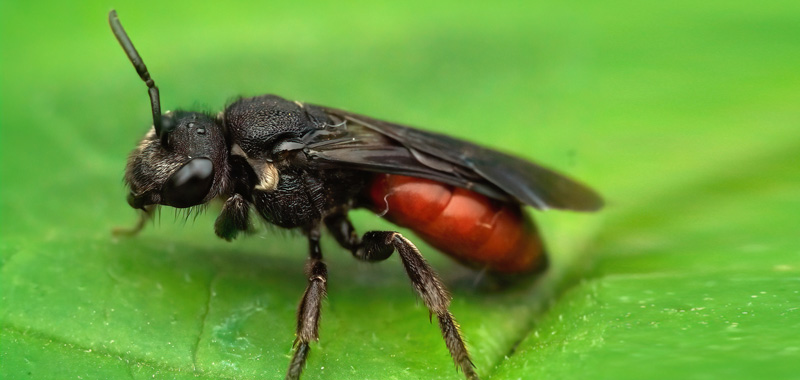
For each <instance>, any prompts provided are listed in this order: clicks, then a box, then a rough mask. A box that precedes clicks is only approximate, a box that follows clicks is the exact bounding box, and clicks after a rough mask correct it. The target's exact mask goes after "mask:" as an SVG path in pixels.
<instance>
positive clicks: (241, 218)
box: [214, 194, 250, 241]
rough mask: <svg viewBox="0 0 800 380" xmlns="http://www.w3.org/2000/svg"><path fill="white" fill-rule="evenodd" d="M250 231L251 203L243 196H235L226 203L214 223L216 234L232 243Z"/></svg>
mask: <svg viewBox="0 0 800 380" xmlns="http://www.w3.org/2000/svg"><path fill="white" fill-rule="evenodd" d="M249 229H250V203H249V202H247V200H245V199H244V197H243V196H242V195H241V194H233V195H232V196H231V197H230V198H228V199H227V200H226V201H225V205H223V206H222V212H220V214H219V216H218V217H217V221H216V222H214V233H216V234H217V236H219V237H221V238H223V239H225V240H227V241H231V240H233V239H235V238H236V236H237V235H239V232H246V231H248V230H249Z"/></svg>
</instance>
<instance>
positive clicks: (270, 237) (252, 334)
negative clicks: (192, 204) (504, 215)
mask: <svg viewBox="0 0 800 380" xmlns="http://www.w3.org/2000/svg"><path fill="white" fill-rule="evenodd" d="M798 5H799V4H796V2H785V3H775V2H772V3H769V4H766V3H764V4H751V3H747V2H741V3H730V2H727V3H714V2H711V3H703V4H698V3H696V2H691V3H690V2H680V1H679V2H669V3H663V4H661V3H653V4H646V3H642V4H638V3H636V4H633V3H622V2H612V3H609V2H604V3H602V4H597V5H594V4H583V3H580V4H579V3H570V2H567V3H545V2H542V3H535V2H526V3H524V4H522V3H513V2H508V3H499V4H493V5H491V6H489V5H487V4H479V3H476V4H463V3H462V2H458V3H456V2H452V3H430V2H410V3H409V2H405V3H403V4H402V5H401V4H400V3H398V4H386V5H378V4H372V5H357V4H340V3H331V4H326V3H317V4H313V3H312V4H298V3H296V2H293V3H281V4H277V3H276V4H272V3H264V4H259V5H257V6H252V5H243V4H230V5H225V6H220V7H219V8H217V9H207V8H202V7H199V6H197V5H196V4H195V3H191V2H183V3H171V4H166V5H165V4H161V3H157V2H154V3H151V4H139V3H137V4H135V5H130V6H125V7H120V8H118V9H117V11H118V13H119V15H120V18H121V20H122V22H123V24H124V25H125V27H126V28H127V30H128V33H129V34H130V35H131V38H132V39H133V41H134V42H135V43H136V45H137V48H138V50H139V52H140V53H141V54H142V56H143V58H144V59H145V61H146V62H147V64H148V67H149V69H150V70H151V73H152V75H153V77H154V78H155V79H156V82H157V83H158V85H159V87H160V88H161V93H162V97H163V101H164V104H163V108H164V109H175V108H177V107H184V108H192V109H200V110H205V111H209V112H217V111H219V110H220V109H221V108H222V107H224V104H226V102H230V101H231V100H232V99H234V98H235V97H236V96H240V95H243V96H252V95H258V94H262V93H275V94H279V95H282V96H284V97H286V98H289V99H298V100H303V101H308V102H312V103H318V104H326V105H330V106H335V107H339V108H345V109H349V110H352V111H355V112H361V113H365V114H368V115H372V116H375V117H379V118H384V119H387V120H393V121H400V122H404V123H408V124H411V125H420V126H425V127H426V128H427V129H430V130H434V131H439V132H443V133H448V134H451V135H455V136H460V137H464V138H469V139H471V140H474V141H477V142H481V143H483V144H486V145H489V146H493V147H496V148H499V149H503V150H505V151H509V152H512V153H515V154H518V155H521V156H524V157H527V158H530V159H532V160H536V161H537V162H541V163H543V164H546V165H549V166H552V167H554V168H557V169H559V170H561V171H564V172H567V173H569V174H570V175H573V176H575V177H577V178H580V179H582V180H584V181H585V182H586V183H588V184H591V185H592V186H594V187H596V188H597V189H599V190H600V191H601V192H602V193H603V194H604V196H605V197H606V199H607V203H608V204H607V208H606V209H605V210H604V211H603V212H601V213H599V214H593V215H578V214H569V213H545V214H542V213H535V215H534V216H535V218H536V219H537V221H538V222H539V225H540V228H541V230H542V234H543V236H544V238H545V240H546V241H547V243H548V246H549V250H550V252H551V259H552V263H553V265H552V267H551V269H550V270H549V271H548V273H547V274H545V275H544V276H542V277H540V278H536V279H531V281H528V282H525V283H522V284H518V285H517V286H514V287H512V288H510V289H506V290H504V291H489V290H484V288H483V287H481V286H476V285H475V283H476V282H477V283H481V282H482V280H481V276H480V274H476V273H472V272H470V271H468V270H466V269H464V268H461V267H459V266H458V265H457V264H455V263H453V262H451V261H449V260H448V259H447V258H445V257H443V256H442V255H440V254H437V253H436V252H434V250H433V249H432V248H430V247H428V246H425V245H423V244H420V248H421V250H422V251H423V253H424V254H425V255H426V257H427V258H428V259H429V261H430V262H431V263H432V265H434V266H435V267H436V269H437V270H438V271H439V273H440V274H441V275H442V277H443V278H444V279H445V281H446V282H447V284H448V286H449V287H450V289H451V290H452V292H453V295H454V299H453V304H452V311H453V313H454V314H455V316H456V318H457V319H458V321H459V322H460V324H461V327H462V330H463V332H464V334H465V336H466V337H467V339H468V344H469V346H470V348H471V353H472V356H473V359H474V362H475V364H476V366H477V368H478V372H479V373H480V374H481V376H482V377H483V378H484V379H486V378H489V379H529V378H585V377H591V378H615V379H627V378H630V379H640V378H676V377H680V378H697V379H706V378H741V379H750V378H754V377H763V378H792V377H795V376H796V365H795V364H794V363H795V361H796V357H797V356H798V351H800V345H798V343H797V342H799V341H800V332H799V331H800V316H798V312H800V309H798V304H800V293H798V292H799V290H798V289H800V286H799V285H800V280H799V279H800V276H799V274H800V273H799V272H800V249H799V248H800V230H798V226H799V225H798V223H797V220H798V217H797V215H798V213H800V201H798V197H797V194H800V181H798V178H800V168H799V167H800V165H798V159H797V152H798V151H800V139H798V136H800V135H799V134H798V131H799V130H798V128H800V125H798V120H800V107H798V106H797V105H798V104H800V91H798V90H800V77H798V76H797V75H796V74H797V67H800V49H798V48H797V40H798V37H800V24H798V23H797V22H796V21H797V17H798V15H800V9H798V8H800V6H798ZM1 6H2V10H0V28H1V29H0V45H1V46H3V49H0V55H2V56H1V57H0V72H2V73H3V74H2V77H0V81H1V82H0V95H2V97H0V107H1V109H0V157H1V158H2V159H1V160H0V329H1V330H0V362H2V366H0V377H2V378H9V379H11V378H14V379H16V378H36V379H47V378H54V379H70V378H113V379H115V378H134V379H145V378H147V379H151V378H170V379H172V378H174V379H184V378H187V379H188V378H193V379H194V378H207V379H256V378H258V379H261V378H280V377H282V376H283V374H284V372H285V370H286V367H287V365H288V361H289V357H290V355H291V350H292V341H293V338H294V336H293V331H294V326H295V312H296V307H297V303H298V301H299V299H300V296H301V295H302V292H303V289H304V287H305V285H306V278H305V275H304V274H303V269H304V268H303V266H304V264H305V253H306V250H307V247H306V246H305V243H304V241H303V238H302V237H300V236H299V235H297V234H292V233H285V232H284V231H280V230H277V229H275V228H264V229H260V230H259V231H258V232H257V233H256V234H254V235H253V236H249V237H246V238H240V239H238V240H237V241H235V242H233V243H227V242H224V241H221V240H219V239H216V238H215V237H214V234H213V220H214V218H215V215H214V214H215V213H216V212H217V211H218V206H212V207H210V208H209V211H208V212H207V213H206V214H202V215H199V216H197V217H196V218H194V217H193V218H189V219H188V220H186V221H185V220H184V218H183V217H182V216H177V217H173V215H172V212H171V211H170V210H167V209H164V210H163V215H160V216H159V218H157V220H156V221H155V222H154V223H153V224H152V225H148V227H147V229H146V230H145V231H144V232H143V233H142V234H141V235H140V236H138V237H136V238H131V239H119V240H115V239H113V238H112V237H111V235H110V230H111V228H113V227H115V226H123V225H129V224H131V223H133V222H134V221H135V214H134V213H133V212H132V211H131V210H130V208H129V207H128V206H127V204H126V202H125V200H124V197H125V189H124V187H123V185H122V183H121V177H122V170H123V167H124V164H125V157H126V154H127V152H129V151H130V150H131V149H132V148H133V147H134V146H135V144H136V141H137V139H138V138H140V137H141V135H143V134H144V132H145V130H146V127H147V125H148V123H149V121H148V118H149V109H148V101H147V98H146V94H145V86H144V85H143V84H142V83H141V81H140V80H139V78H137V76H136V75H135V73H134V71H133V69H132V68H131V67H130V64H129V63H128V62H127V60H126V58H125V57H124V54H123V53H122V51H121V50H120V49H119V46H118V45H117V42H116V41H115V40H114V38H113V36H112V35H111V33H110V31H109V29H108V25H107V23H106V14H107V12H108V11H109V9H108V8H107V6H106V5H95V4H87V5H75V4H67V3H64V4H62V3H53V4H47V5H45V6H43V5H41V4H39V3H36V4H33V3H31V4H26V3H10V2H6V3H3V4H2V5H1ZM354 219H355V222H356V225H357V227H358V229H359V231H361V232H364V231H367V230H368V229H375V228H378V229H386V228H392V227H391V226H390V225H388V224H387V223H385V222H384V221H382V220H380V219H379V218H378V217H376V216H374V215H370V214H369V213H366V212H357V213H355V215H354ZM323 243H324V246H323V248H324V251H325V255H326V260H327V261H328V263H329V272H330V278H329V282H328V285H329V294H328V299H327V301H326V302H325V303H324V306H323V316H322V326H321V331H320V334H321V340H320V342H319V343H315V344H312V347H311V349H312V351H311V356H310V358H309V362H308V365H307V367H306V370H305V373H304V376H303V378H304V379H345V378H353V379H365V378H367V379H409V378H411V379H416V378H420V379H459V378H461V377H462V376H461V374H459V373H457V372H456V371H455V369H454V366H453V363H452V360H451V359H450V358H449V354H448V353H447V349H446V348H445V346H444V344H443V342H442V339H441V336H440V334H439V332H438V327H437V326H436V325H435V323H434V324H431V323H430V322H429V320H428V315H427V311H426V310H425V308H424V307H423V306H422V305H421V304H420V302H419V300H417V299H416V297H415V295H414V293H413V291H412V289H411V287H410V286H409V284H408V280H407V278H406V276H405V273H404V271H403V269H402V267H401V265H400V262H399V260H398V259H397V258H396V257H392V258H391V259H389V260H387V261H386V262H383V263H380V264H374V265H372V264H363V263H359V262H356V261H355V260H353V259H352V258H351V257H350V255H349V253H347V252H345V251H343V250H342V249H340V248H338V247H336V244H335V243H334V242H333V241H332V240H325V241H324V242H323Z"/></svg>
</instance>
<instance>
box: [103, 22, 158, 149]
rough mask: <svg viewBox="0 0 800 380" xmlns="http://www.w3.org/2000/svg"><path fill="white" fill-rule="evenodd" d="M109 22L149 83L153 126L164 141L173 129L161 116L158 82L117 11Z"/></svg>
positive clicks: (136, 67)
mask: <svg viewBox="0 0 800 380" xmlns="http://www.w3.org/2000/svg"><path fill="white" fill-rule="evenodd" d="M108 23H109V25H111V31H113V32H114V36H115V37H117V41H119V44H120V45H121V46H122V50H125V54H127V55H128V59H129V60H130V61H131V63H132V64H133V67H134V68H135V69H136V72H137V73H139V77H140V78H142V81H144V83H145V84H146V85H147V88H148V91H147V92H148V93H149V94H150V108H151V109H152V110H153V127H155V129H156V135H158V137H159V138H160V139H161V141H162V143H163V142H165V141H166V135H167V133H169V132H170V131H169V130H171V128H164V123H163V121H162V118H161V99H160V97H159V95H158V87H156V82H155V81H153V79H152V78H150V73H149V72H148V71H147V66H145V65H144V61H143V60H142V57H141V56H139V53H138V52H137V51H136V48H135V47H133V42H131V39H130V38H128V34H127V33H125V28H123V27H122V24H120V22H119V18H118V17H117V11H115V10H112V11H111V12H109V13H108ZM167 129H169V130H167Z"/></svg>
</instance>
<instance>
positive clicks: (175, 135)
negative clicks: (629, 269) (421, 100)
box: [109, 11, 603, 379]
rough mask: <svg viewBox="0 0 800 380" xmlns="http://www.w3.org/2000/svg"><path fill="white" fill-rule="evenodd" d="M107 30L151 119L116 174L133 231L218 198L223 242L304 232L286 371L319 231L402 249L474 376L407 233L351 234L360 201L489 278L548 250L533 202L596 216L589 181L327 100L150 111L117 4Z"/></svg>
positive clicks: (521, 267) (310, 307)
mask: <svg viewBox="0 0 800 380" xmlns="http://www.w3.org/2000/svg"><path fill="white" fill-rule="evenodd" d="M109 23H110V25H111V29H112V31H113V33H114V35H115V36H116V38H117V40H118V41H119V43H120V45H122V48H123V50H124V51H125V53H126V54H127V56H128V58H129V59H130V61H131V63H133V66H134V68H135V69H136V71H137V73H138V74H139V76H140V77H141V79H142V80H143V81H144V82H145V83H146V84H147V88H148V92H149V95H150V105H151V108H152V113H153V126H152V127H151V128H150V130H149V131H148V132H147V134H146V135H145V137H144V138H143V139H142V140H141V142H140V143H139V145H138V146H137V147H136V148H135V149H134V150H133V152H131V154H130V156H129V158H128V162H127V167H126V169H125V182H126V184H127V186H128V187H129V188H130V192H129V194H128V197H127V200H128V203H129V204H130V206H131V207H133V208H135V209H140V210H143V213H142V219H141V220H140V222H139V224H138V226H137V227H136V228H135V229H134V230H132V232H138V230H140V229H141V228H142V227H143V225H144V220H146V218H148V215H151V214H152V213H153V210H155V208H156V207H157V206H159V205H164V206H171V207H175V208H189V207H194V206H199V205H203V204H206V203H208V202H210V201H212V200H214V199H221V200H222V201H223V202H224V203H223V206H222V211H221V212H220V215H219V216H218V217H217V219H216V221H215V223H214V231H215V233H216V235H217V236H219V237H220V238H223V239H225V240H233V239H234V238H236V237H237V236H238V235H240V234H241V233H242V232H246V231H248V230H249V229H250V228H251V227H250V220H251V212H253V211H254V212H255V213H256V214H258V217H260V218H261V219H263V220H264V221H266V222H267V223H270V224H273V225H276V226H278V227H282V228H286V229H294V230H299V231H301V232H302V234H303V235H304V236H305V237H306V238H307V239H308V244H309V253H308V256H309V257H308V263H307V266H306V271H307V276H308V285H307V288H306V290H305V292H304V294H303V297H302V300H301V301H300V305H299V308H298V312H297V330H296V332H295V341H294V353H293V356H292V358H291V361H290V363H289V368H288V371H287V374H286V379H299V378H300V375H301V372H302V370H303V367H304V364H305V362H306V358H307V357H308V354H309V342H312V341H317V340H318V339H319V335H318V326H319V319H320V309H321V302H322V299H323V298H324V297H325V294H326V287H327V281H328V280H327V278H328V276H327V273H328V272H327V267H326V265H325V262H324V261H323V256H322V250H321V249H320V236H321V234H322V230H323V226H324V227H325V229H327V231H328V232H329V233H330V234H331V235H333V237H334V238H335V239H336V241H337V242H338V243H339V244H340V245H341V246H342V247H344V248H345V249H346V250H349V251H350V252H351V253H352V255H353V257H355V258H356V259H358V260H363V261H369V262H377V261H382V260H386V259H387V258H389V257H390V256H391V255H392V254H393V253H394V252H397V254H399V255H400V259H401V262H402V265H403V267H404V268H405V271H406V273H407V274H408V278H409V280H410V281H411V284H412V286H413V288H414V290H415V291H416V293H417V294H418V295H419V297H420V298H421V299H422V301H423V303H424V304H425V306H426V307H427V308H428V310H429V311H430V313H431V316H433V315H435V316H436V319H437V320H438V323H439V327H440V329H441V332H442V336H443V338H444V341H445V344H446V345H447V348H448V350H449V351H450V355H451V356H452V358H453V360H454V361H455V363H456V366H457V368H460V369H461V371H462V372H463V374H464V376H465V377H466V378H467V379H477V378H478V375H477V373H476V372H475V368H474V365H473V364H472V361H471V360H470V356H469V354H468V352H467V348H466V346H465V345H464V339H463V338H462V336H461V333H460V332H459V327H458V324H457V323H456V321H455V318H454V317H453V315H452V314H451V313H450V311H449V304H450V298H451V297H450V294H449V293H448V291H447V289H446V288H445V286H444V285H443V283H442V281H441V280H440V279H439V277H438V275H437V274H436V272H435V271H434V270H433V268H431V266H430V265H429V264H428V263H427V262H426V261H425V259H424V258H423V256H422V254H421V253H420V251H419V250H418V249H417V247H416V246H415V245H414V243H412V242H411V240H409V239H408V238H406V237H405V236H403V235H402V234H400V233H398V232H396V231H369V232H366V233H365V234H364V235H363V236H360V235H359V234H358V233H357V232H356V230H355V229H354V227H353V225H352V223H351V222H350V220H349V218H348V212H349V211H350V210H353V209H356V208H366V209H369V210H372V211H374V212H375V213H378V214H380V215H382V216H383V217H384V218H386V219H387V220H389V221H391V222H393V223H395V224H397V225H398V226H402V227H407V228H409V229H411V230H412V231H414V232H415V233H416V234H417V235H418V236H419V237H420V238H421V239H422V240H424V241H426V242H428V243H430V244H431V245H432V246H434V247H436V248H438V249H439V250H441V251H442V252H444V253H445V254H447V255H449V256H451V257H452V258H454V259H456V260H458V261H460V262H462V263H463V264H465V265H468V266H471V267H475V268H482V269H485V270H487V271H489V272H492V273H496V274H506V275H510V274H530V273H536V272H540V271H542V270H544V269H545V268H546V266H547V256H546V252H545V248H544V244H543V243H542V239H541V237H540V235H539V234H538V233H537V230H536V227H535V225H534V223H533V221H532V219H531V218H530V216H529V215H528V214H527V213H526V212H525V211H524V210H523V208H524V207H525V206H526V205H529V206H533V207H534V208H537V209H539V210H547V209H560V210H573V211H595V210H598V209H600V208H601V207H602V205H603V201H602V199H601V198H600V196H599V195H598V194H597V193H595V192H594V191H593V190H591V189H590V188H588V187H587V186H585V185H583V184H581V183H579V182H576V181H574V180H572V179H569V178H567V177H565V176H564V175H561V174H559V173H556V172H554V171H552V170H550V169H547V168H545V167H542V166H540V165H537V164H534V163H531V162H529V161H526V160H523V159H520V158H517V157H514V156H511V155H508V154H505V153H502V152H498V151H496V150H492V149H488V148H485V147H482V146H480V145H477V144H473V143H470V142H467V141H463V140H460V139H456V138H453V137H449V136H445V135H442V134H437V133H432V132H426V131H423V130H419V129H415V128H410V127H407V126H403V125H400V124H395V123H390V122H386V121H383V120H379V119H375V118H371V117H368V116H364V115H359V114H356V113H352V112H348V111H343V110H340V109H336V108H330V107H325V106H319V105H313V104H306V103H301V102H297V101H290V100H286V99H283V98H281V97H279V96H275V95H262V96H255V97H251V98H241V99H239V100H236V101H234V102H233V103H232V104H230V105H229V106H227V107H226V108H225V110H224V111H222V112H220V113H219V114H217V115H210V114H206V113H201V112H192V111H181V110H178V111H174V112H167V113H164V114H162V113H161V105H160V100H159V91H158V87H157V86H156V85H155V82H154V81H153V79H152V78H151V77H150V74H149V72H148V70H147V67H146V66H145V64H144V62H143V61H142V58H141V57H140V56H139V54H138V53H137V51H136V49H135V48H134V46H133V43H132V42H131V40H130V39H129V38H128V36H127V34H126V32H125V30H124V29H123V27H122V25H121V24H120V21H119V19H118V17H117V14H116V12H115V11H111V12H110V13H109Z"/></svg>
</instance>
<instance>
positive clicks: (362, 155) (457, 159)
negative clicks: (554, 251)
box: [304, 107, 603, 211]
mask: <svg viewBox="0 0 800 380" xmlns="http://www.w3.org/2000/svg"><path fill="white" fill-rule="evenodd" d="M319 108H321V109H322V110H323V111H324V112H325V113H326V114H327V116H328V118H329V119H330V121H332V122H333V125H331V126H327V127H326V128H324V129H320V130H317V131H314V132H312V133H310V134H309V135H307V136H306V138H304V142H305V143H306V147H307V154H308V155H309V158H310V160H309V161H310V163H311V164H312V165H317V166H318V167H321V168H326V167H350V168H354V169H360V170H366V171H372V172H380V173H390V174H401V175H408V176H413V177H421V178H428V179H432V180H436V181H440V182H443V183H447V184H451V185H454V186H458V187H463V188H467V189H471V190H473V191H476V192H478V193H481V194H484V195H486V196H489V197H492V198H496V199H501V200H506V201H515V202H519V203H524V204H528V205H531V206H533V207H536V208H538V209H541V210H546V209H549V208H554V209H564V210H574V211H594V210H597V209H599V208H601V207H602V206H603V201H602V199H601V198H600V196H599V195H598V194H597V193H595V192H594V191H593V190H592V189H590V188H588V187H587V186H585V185H583V184H581V183H579V182H576V181H574V180H572V179H569V178H567V177H565V176H563V175H561V174H558V173H556V172H554V171H552V170H550V169H547V168H544V167H542V166H539V165H536V164H534V163H531V162H529V161H525V160H523V159H520V158H517V157H514V156H511V155H508V154H505V153H502V152H498V151H496V150H492V149H488V148H485V147H482V146H479V145H476V144H473V143H470V142H467V141H463V140H459V139H455V138H452V137H449V136H446V135H442V134H437V133H432V132H426V131H422V130H419V129H414V128H410V127H406V126H403V125H399V124H393V123H389V122H386V121H382V120H377V119H373V118H370V117H367V116H363V115H358V114H354V113H350V112H347V111H342V110H338V109H333V108H327V107H319Z"/></svg>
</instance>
